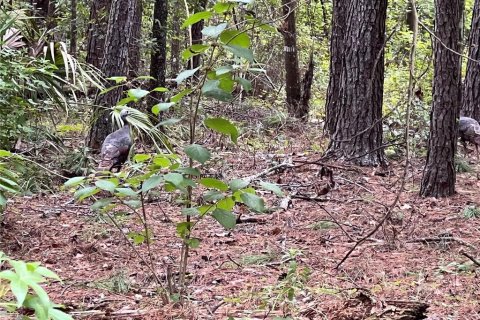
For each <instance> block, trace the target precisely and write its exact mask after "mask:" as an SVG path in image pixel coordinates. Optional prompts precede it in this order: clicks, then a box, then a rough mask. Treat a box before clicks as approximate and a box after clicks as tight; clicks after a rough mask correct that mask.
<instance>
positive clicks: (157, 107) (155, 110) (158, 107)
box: [152, 102, 175, 116]
mask: <svg viewBox="0 0 480 320" xmlns="http://www.w3.org/2000/svg"><path fill="white" fill-rule="evenodd" d="M174 104H175V103H174V102H161V103H157V104H156V105H154V106H153V107H152V113H153V114H154V115H156V116H158V114H159V113H160V112H162V111H166V110H168V109H169V108H170V107H171V106H173V105H174Z"/></svg>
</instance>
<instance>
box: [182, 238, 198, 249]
mask: <svg viewBox="0 0 480 320" xmlns="http://www.w3.org/2000/svg"><path fill="white" fill-rule="evenodd" d="M185 243H186V244H187V245H188V246H189V247H190V248H192V249H196V248H198V247H199V246H200V239H198V238H190V239H188V240H186V241H185Z"/></svg>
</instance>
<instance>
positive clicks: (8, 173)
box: [0, 150, 20, 213]
mask: <svg viewBox="0 0 480 320" xmlns="http://www.w3.org/2000/svg"><path fill="white" fill-rule="evenodd" d="M13 157H14V155H13V154H12V153H11V152H9V151H5V150H0V213H1V212H3V210H4V208H5V206H6V205H7V197H6V194H7V193H11V194H15V193H17V192H18V191H19V190H20V188H19V185H18V182H17V179H18V175H17V173H15V172H14V171H12V170H9V169H8V162H9V161H11V158H13Z"/></svg>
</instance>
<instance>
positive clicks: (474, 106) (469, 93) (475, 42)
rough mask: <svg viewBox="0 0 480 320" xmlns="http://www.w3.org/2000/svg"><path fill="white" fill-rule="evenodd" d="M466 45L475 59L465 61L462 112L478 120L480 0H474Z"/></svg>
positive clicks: (479, 96)
mask: <svg viewBox="0 0 480 320" xmlns="http://www.w3.org/2000/svg"><path fill="white" fill-rule="evenodd" d="M468 47H469V51H468V57H469V58H470V59H473V60H476V61H472V60H468V61H467V74H466V76H465V82H464V88H463V107H462V114H463V115H464V116H466V117H470V118H473V119H475V120H477V121H480V63H479V62H477V61H479V60H480V0H475V5H474V8H473V16H472V24H471V28H470V36H469V38H468Z"/></svg>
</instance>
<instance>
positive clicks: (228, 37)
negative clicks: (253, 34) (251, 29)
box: [220, 30, 250, 48]
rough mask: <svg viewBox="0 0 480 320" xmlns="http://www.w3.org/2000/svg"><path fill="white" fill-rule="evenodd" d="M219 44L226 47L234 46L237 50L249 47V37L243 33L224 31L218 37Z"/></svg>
mask: <svg viewBox="0 0 480 320" xmlns="http://www.w3.org/2000/svg"><path fill="white" fill-rule="evenodd" d="M220 42H222V43H223V44H224V45H227V46H236V47H239V48H248V47H250V37H249V36H248V34H247V33H246V32H245V31H240V30H225V31H223V32H222V34H221V35H220Z"/></svg>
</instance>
